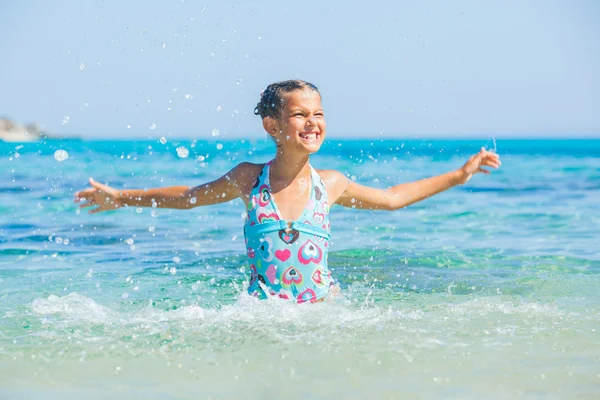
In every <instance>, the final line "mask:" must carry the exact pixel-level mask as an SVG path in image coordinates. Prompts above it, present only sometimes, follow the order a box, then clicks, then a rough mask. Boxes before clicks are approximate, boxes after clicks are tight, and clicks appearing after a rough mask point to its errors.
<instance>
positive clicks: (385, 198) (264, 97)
mask: <svg viewBox="0 0 600 400" xmlns="http://www.w3.org/2000/svg"><path fill="white" fill-rule="evenodd" d="M254 113H255V114H257V115H260V117H261V118H262V123H263V127H264V129H265V130H266V131H267V133H268V134H269V136H270V138H271V139H272V140H273V141H274V142H275V144H276V147H277V148H276V153H275V158H274V159H273V160H271V161H269V162H268V163H266V164H252V163H241V164H239V165H238V166H236V167H235V168H233V169H232V170H231V171H229V172H228V173H227V174H225V175H223V176H222V177H221V178H219V179H217V180H215V181H213V182H209V183H205V184H202V185H199V186H196V187H188V186H174V187H167V188H159V189H144V190H117V189H114V188H111V187H109V186H106V185H103V184H100V183H98V182H96V181H94V180H93V179H90V185H91V186H92V187H91V188H88V189H85V190H83V191H81V192H78V193H76V194H75V197H76V199H75V201H85V203H83V204H82V205H81V206H80V207H81V208H87V207H95V208H92V209H90V211H89V213H90V214H93V213H97V212H101V211H107V210H114V209H117V208H121V207H126V206H134V207H149V206H153V207H162V208H178V209H189V208H193V207H198V206H205V205H210V204H218V203H223V202H226V201H230V200H233V199H236V198H241V199H242V200H243V201H244V203H245V204H246V207H247V217H246V223H245V225H244V236H245V239H246V248H247V254H248V258H249V262H250V271H251V277H250V285H249V287H248V292H249V293H250V294H252V295H254V296H256V297H259V298H269V297H280V298H284V299H289V300H293V301H297V302H298V303H303V302H307V301H308V302H311V303H314V302H318V301H322V300H324V299H325V298H326V297H327V296H328V295H329V294H330V293H331V291H332V289H331V288H332V286H333V285H334V283H333V279H332V277H331V273H330V271H329V269H328V268H327V252H328V248H329V218H328V215H329V208H330V205H331V204H340V205H342V206H345V207H353V208H362V209H368V210H397V209H399V208H403V207H406V206H408V205H410V204H413V203H415V202H418V201H421V200H423V199H426V198H428V197H430V196H432V195H434V194H437V193H440V192H442V191H444V190H447V189H449V188H451V187H453V186H456V185H462V184H464V183H466V182H467V181H468V180H469V179H470V178H471V177H472V176H473V174H475V173H478V172H482V173H485V174H489V171H488V170H486V169H484V168H483V167H491V168H498V167H499V166H500V160H499V157H498V155H497V154H495V153H492V152H489V151H486V150H485V149H483V148H482V149H481V151H480V152H479V153H478V154H476V155H474V156H473V157H471V158H470V159H469V160H468V161H467V163H466V164H465V165H463V166H462V167H461V168H460V169H457V170H456V171H452V172H448V173H445V174H443V175H439V176H435V177H432V178H428V179H423V180H420V181H417V182H413V183H405V184H401V185H397V186H394V187H391V188H388V189H377V188H372V187H367V186H362V185H359V184H358V183H356V182H353V181H351V180H349V179H348V178H346V177H345V176H344V174H342V173H340V172H338V171H333V170H318V171H317V170H315V169H314V168H313V167H312V166H311V165H310V164H309V158H310V155H311V154H313V153H315V152H317V151H318V150H319V148H320V147H321V144H322V143H323V141H324V140H325V135H326V125H325V115H324V112H323V107H322V105H321V94H320V93H319V90H318V89H317V87H316V86H314V85H312V84H310V83H308V82H305V81H300V80H291V81H284V82H278V83H274V84H272V85H269V86H268V87H267V89H266V90H265V91H264V92H263V93H262V94H261V99H260V102H259V103H258V105H257V106H256V108H255V110H254Z"/></svg>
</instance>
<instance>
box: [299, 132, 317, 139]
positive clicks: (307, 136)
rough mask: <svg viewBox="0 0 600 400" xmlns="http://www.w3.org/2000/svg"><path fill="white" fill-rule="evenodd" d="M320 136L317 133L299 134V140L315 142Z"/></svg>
mask: <svg viewBox="0 0 600 400" xmlns="http://www.w3.org/2000/svg"><path fill="white" fill-rule="evenodd" d="M320 136H321V134H320V133H318V132H302V133H300V138H302V139H304V140H308V141H313V140H317V139H318V138H319V137H320Z"/></svg>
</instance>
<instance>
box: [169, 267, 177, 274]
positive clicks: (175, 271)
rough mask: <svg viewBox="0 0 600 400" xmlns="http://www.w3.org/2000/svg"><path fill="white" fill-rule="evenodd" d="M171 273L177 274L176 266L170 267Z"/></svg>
mask: <svg viewBox="0 0 600 400" xmlns="http://www.w3.org/2000/svg"><path fill="white" fill-rule="evenodd" d="M169 273H170V274H171V275H175V274H176V273H177V268H175V267H171V268H170V269H169Z"/></svg>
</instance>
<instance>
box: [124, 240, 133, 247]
mask: <svg viewBox="0 0 600 400" xmlns="http://www.w3.org/2000/svg"><path fill="white" fill-rule="evenodd" d="M133 242H134V240H133V238H129V239H127V240H126V241H125V243H127V244H128V245H130V246H131V245H132V244H133Z"/></svg>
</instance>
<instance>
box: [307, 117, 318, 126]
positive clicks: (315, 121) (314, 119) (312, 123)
mask: <svg viewBox="0 0 600 400" xmlns="http://www.w3.org/2000/svg"><path fill="white" fill-rule="evenodd" d="M306 123H307V124H308V125H313V126H315V125H317V119H316V118H315V116H314V115H313V116H312V117H310V118H309V119H308V121H306Z"/></svg>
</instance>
